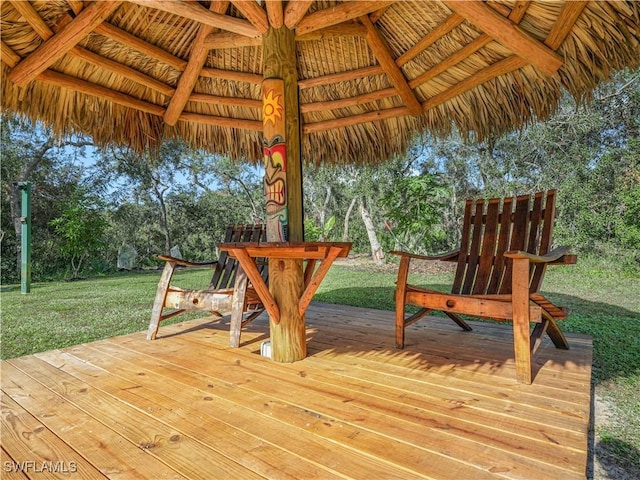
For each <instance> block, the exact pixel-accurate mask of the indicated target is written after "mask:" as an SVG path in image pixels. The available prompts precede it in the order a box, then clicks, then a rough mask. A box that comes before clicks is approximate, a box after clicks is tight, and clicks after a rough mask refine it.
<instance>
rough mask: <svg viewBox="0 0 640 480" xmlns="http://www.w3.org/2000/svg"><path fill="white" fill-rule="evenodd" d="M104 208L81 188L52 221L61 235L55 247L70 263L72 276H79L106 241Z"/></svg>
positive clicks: (96, 199)
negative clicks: (87, 262)
mask: <svg viewBox="0 0 640 480" xmlns="http://www.w3.org/2000/svg"><path fill="white" fill-rule="evenodd" d="M103 210H104V205H103V204H102V202H101V201H100V199H99V198H98V197H97V196H95V195H93V194H91V193H89V192H88V191H87V190H86V189H83V188H78V189H77V190H76V191H75V192H74V194H73V195H72V196H71V198H70V199H69V200H68V201H67V202H66V206H65V208H64V210H63V212H62V214H61V215H60V216H59V217H57V218H55V219H54V220H52V221H51V224H52V225H53V227H54V228H55V231H56V233H57V234H58V235H59V239H58V241H57V242H56V243H55V244H54V247H55V248H57V249H58V250H59V252H60V254H61V256H62V257H63V258H65V259H67V260H68V261H69V263H70V264H71V272H72V279H77V278H78V275H79V272H80V270H81V268H82V267H83V265H84V264H85V262H86V261H87V260H88V259H89V257H90V256H91V255H93V254H95V253H97V252H98V251H99V250H100V248H101V247H102V246H103V244H104V234H105V231H106V229H107V227H108V223H107V220H106V219H105V218H104V216H103Z"/></svg>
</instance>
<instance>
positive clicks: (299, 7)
mask: <svg viewBox="0 0 640 480" xmlns="http://www.w3.org/2000/svg"><path fill="white" fill-rule="evenodd" d="M312 3H313V0H298V1H296V2H291V1H290V2H289V3H287V8H285V9H284V24H285V25H286V26H287V28H294V27H295V26H296V25H298V22H300V20H302V17H304V16H305V15H306V14H307V11H308V10H309V7H310V6H311V4H312Z"/></svg>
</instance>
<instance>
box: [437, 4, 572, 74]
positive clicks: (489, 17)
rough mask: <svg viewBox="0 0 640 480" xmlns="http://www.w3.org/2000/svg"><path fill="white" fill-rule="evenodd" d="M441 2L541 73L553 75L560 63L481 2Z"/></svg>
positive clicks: (542, 45) (548, 49) (538, 43)
mask: <svg viewBox="0 0 640 480" xmlns="http://www.w3.org/2000/svg"><path fill="white" fill-rule="evenodd" d="M445 3H446V4H447V5H448V6H449V8H451V9H452V10H453V11H455V12H457V13H459V14H460V15H462V16H463V17H464V18H465V19H466V20H467V21H468V22H470V23H472V24H474V25H475V26H477V27H478V28H480V29H481V30H482V31H483V32H485V33H487V34H488V35H491V36H492V37H493V38H494V39H496V40H497V41H499V42H500V43H501V44H502V45H504V46H505V47H507V48H508V49H510V50H511V51H512V52H513V53H515V54H516V55H518V56H519V57H521V58H523V59H525V60H527V61H528V62H529V63H530V64H532V65H533V66H535V67H537V68H538V69H539V70H540V71H541V72H543V73H544V74H545V75H547V76H549V77H551V76H553V75H554V74H555V73H556V72H557V71H558V69H559V68H560V67H561V66H562V63H563V60H562V57H560V56H559V55H558V54H556V53H555V52H554V51H553V50H551V49H550V48H549V47H547V46H546V45H544V44H543V43H541V42H539V41H537V40H536V39H534V38H533V37H531V36H530V35H529V34H528V33H527V32H525V31H524V30H522V29H521V28H520V27H518V26H517V25H515V24H514V23H513V22H511V21H510V20H508V19H506V18H504V17H503V16H502V15H500V14H499V13H498V12H496V11H495V10H493V9H492V8H491V7H487V6H486V5H485V4H484V3H482V2H479V1H475V0H474V1H468V2H458V1H453V0H445Z"/></svg>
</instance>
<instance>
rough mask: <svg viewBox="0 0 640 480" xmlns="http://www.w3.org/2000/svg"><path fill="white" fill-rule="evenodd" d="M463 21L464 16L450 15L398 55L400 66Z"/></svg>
mask: <svg viewBox="0 0 640 480" xmlns="http://www.w3.org/2000/svg"><path fill="white" fill-rule="evenodd" d="M462 22H464V18H462V17H461V16H460V15H458V14H457V13H454V14H453V15H450V16H449V17H448V18H447V19H446V20H445V21H444V22H442V23H441V24H440V25H438V26H437V27H436V28H434V29H433V30H431V31H430V32H429V33H428V34H427V35H426V36H425V37H424V38H423V39H422V40H420V41H419V42H418V43H416V44H415V45H414V46H413V47H411V48H410V49H409V50H407V51H406V52H404V53H403V54H402V55H400V56H399V57H398V60H396V63H397V64H398V66H399V67H401V66H403V65H405V64H406V63H408V62H410V61H411V60H412V59H414V58H415V57H416V56H418V55H419V54H420V52H423V51H424V50H426V49H427V48H429V47H430V46H431V45H433V44H434V43H435V42H436V41H438V40H440V39H441V38H442V37H444V36H445V35H446V34H447V33H449V32H450V31H451V30H453V29H454V28H456V27H457V26H458V25H460V24H461V23H462Z"/></svg>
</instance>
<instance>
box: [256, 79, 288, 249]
mask: <svg viewBox="0 0 640 480" xmlns="http://www.w3.org/2000/svg"><path fill="white" fill-rule="evenodd" d="M262 91H263V95H262V125H263V127H264V132H263V134H264V140H263V141H264V144H263V154H264V195H265V199H266V209H267V219H266V225H267V240H269V241H270V242H284V241H286V240H287V238H288V235H287V230H288V224H289V209H288V208H287V173H286V172H287V145H286V136H285V118H284V117H285V116H284V106H283V104H282V99H283V94H284V82H283V81H282V80H281V79H267V80H265V81H264V82H263V84H262Z"/></svg>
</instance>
